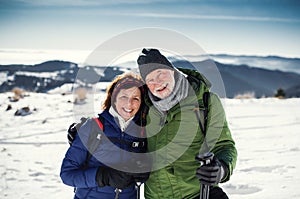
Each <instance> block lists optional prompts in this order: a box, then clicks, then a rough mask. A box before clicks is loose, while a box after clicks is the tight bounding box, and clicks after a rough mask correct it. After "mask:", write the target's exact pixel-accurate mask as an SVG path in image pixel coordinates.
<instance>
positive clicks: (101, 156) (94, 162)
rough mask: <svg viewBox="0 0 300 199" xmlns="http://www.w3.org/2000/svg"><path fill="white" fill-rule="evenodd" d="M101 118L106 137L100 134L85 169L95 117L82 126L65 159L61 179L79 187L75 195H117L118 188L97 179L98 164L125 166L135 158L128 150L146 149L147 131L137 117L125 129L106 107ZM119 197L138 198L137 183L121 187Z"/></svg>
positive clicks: (95, 196)
mask: <svg viewBox="0 0 300 199" xmlns="http://www.w3.org/2000/svg"><path fill="white" fill-rule="evenodd" d="M99 118H101V121H102V124H103V127H104V130H103V132H104V135H105V136H101V141H100V144H99V146H98V148H97V149H96V150H95V152H94V153H93V154H92V155H93V156H92V157H91V159H90V160H89V161H88V167H87V168H86V169H82V165H83V164H84V162H85V160H86V157H87V148H86V145H87V141H88V139H89V136H90V134H91V131H92V129H93V122H94V121H93V119H88V120H87V121H86V122H85V123H84V124H83V125H82V126H81V127H80V129H79V131H78V134H77V136H76V138H75V140H74V142H73V143H72V145H71V146H70V147H69V149H68V151H67V152H66V155H65V158H64V159H63V162H62V166H61V172H60V176H61V179H62V181H63V182H64V183H65V184H67V185H69V186H73V187H76V192H75V198H80V199H81V198H105V199H109V198H112V199H113V198H115V194H116V193H115V189H116V188H115V187H110V186H104V187H99V186H98V183H97V181H96V173H97V170H98V167H100V166H110V167H113V168H120V167H126V165H127V164H128V163H130V162H132V161H134V160H133V158H134V157H133V156H132V153H129V151H130V152H135V153H140V152H145V151H146V144H145V143H146V142H144V141H145V139H144V138H141V137H142V136H143V135H141V133H144V132H143V128H142V127H141V126H140V125H137V124H139V121H138V120H139V118H138V117H137V116H136V117H135V118H134V119H133V120H132V121H131V122H130V124H129V125H128V126H127V127H126V129H125V130H124V132H122V131H121V129H120V127H119V126H118V124H117V122H116V121H115V118H114V117H113V116H112V115H111V114H110V113H109V112H108V111H106V110H105V111H103V112H102V113H101V114H99ZM95 139H96V138H95ZM136 143H139V144H136ZM141 143H142V144H141ZM138 145H139V146H138ZM127 166H128V165H127ZM119 198H120V199H122V198H124V199H125V198H126V199H127V198H136V190H135V185H134V183H133V184H132V186H130V187H128V188H126V189H124V190H122V192H121V193H120V195H119Z"/></svg>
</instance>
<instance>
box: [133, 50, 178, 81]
mask: <svg viewBox="0 0 300 199" xmlns="http://www.w3.org/2000/svg"><path fill="white" fill-rule="evenodd" d="M142 53H143V55H140V56H139V57H138V59H137V63H138V65H139V70H140V74H141V76H142V78H143V79H144V80H145V79H146V76H147V75H148V74H149V73H151V72H152V71H154V70H156V69H159V68H163V69H169V70H174V66H173V65H172V64H171V62H169V60H168V59H167V58H166V57H165V56H163V55H162V54H161V53H160V52H159V50H157V49H145V48H144V49H143V50H142Z"/></svg>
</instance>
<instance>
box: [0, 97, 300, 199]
mask: <svg viewBox="0 0 300 199" xmlns="http://www.w3.org/2000/svg"><path fill="white" fill-rule="evenodd" d="M102 95H103V94H102ZM10 96H13V93H2V94H0V102H1V105H0V158H1V161H0V175H1V177H0V198H20V199H21V198H30V199H38V198H55V199H56V198H72V197H73V188H72V187H68V186H66V185H64V184H63V183H62V182H61V180H60V177H59V172H60V166H61V161H62V159H63V157H64V155H65V152H66V150H67V148H68V143H67V139H66V130H67V128H68V126H69V124H71V123H72V122H74V120H75V117H74V105H73V103H71V102H72V101H74V100H73V95H72V94H69V95H60V94H36V93H29V96H28V97H25V98H24V99H21V100H20V101H18V102H9V99H8V97H10ZM95 97H96V99H97V100H96V101H97V102H96V103H98V102H99V101H100V100H99V99H100V98H101V95H99V96H95ZM8 104H11V105H12V109H11V110H9V111H6V108H7V106H8ZM224 104H225V109H226V113H227V117H228V121H229V124H230V126H231V129H232V134H233V137H234V139H235V141H236V146H237V149H238V153H239V156H238V162H237V167H236V169H235V171H234V174H233V176H232V178H231V180H230V181H229V182H227V183H225V184H223V185H222V187H223V188H224V190H225V191H226V192H227V193H228V195H229V196H230V198H231V199H243V198H247V199H257V198H273V199H276V198H278V199H282V198H300V189H299V185H298V183H299V182H300V160H299V157H300V136H299V129H300V99H283V100H279V99H274V98H266V99H247V100H237V99H226V100H224ZM96 105H97V104H96ZM24 106H29V107H30V109H31V110H33V109H34V108H35V109H36V110H35V111H32V113H31V114H29V115H26V116H14V113H15V111H16V110H17V109H18V108H22V107H24ZM99 107H100V102H99Z"/></svg>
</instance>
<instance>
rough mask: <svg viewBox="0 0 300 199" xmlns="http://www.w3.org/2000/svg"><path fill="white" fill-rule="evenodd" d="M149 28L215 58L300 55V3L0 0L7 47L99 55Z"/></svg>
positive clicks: (0, 40)
mask: <svg viewBox="0 0 300 199" xmlns="http://www.w3.org/2000/svg"><path fill="white" fill-rule="evenodd" d="M144 27H157V28H166V29H170V30H174V31H177V32H179V33H181V34H183V35H185V36H187V37H189V38H190V39H192V40H194V41H195V42H197V43H198V44H199V45H200V46H201V47H202V48H203V49H204V51H206V52H207V53H210V54H216V53H225V54H236V55H278V56H286V57H300V48H299V46H300V36H299V35H300V1H297V0H224V1H220V0H165V1H160V0H154V1H150V0H112V1H108V0H103V1H97V0H66V1H60V0H52V1H51V0H45V1H43V0H0V30H1V31H0V48H1V49H66V50H68V49H72V50H93V49H95V48H96V47H97V46H98V45H100V44H101V43H102V42H104V41H106V40H108V39H110V38H112V37H114V36H116V35H118V34H120V33H122V32H126V31H130V30H133V29H137V28H144ZM145 39H151V38H145Z"/></svg>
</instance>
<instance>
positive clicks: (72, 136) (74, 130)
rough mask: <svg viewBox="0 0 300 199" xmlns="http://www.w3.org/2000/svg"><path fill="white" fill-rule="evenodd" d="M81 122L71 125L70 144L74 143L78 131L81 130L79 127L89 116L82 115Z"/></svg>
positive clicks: (69, 130) (69, 131)
mask: <svg viewBox="0 0 300 199" xmlns="http://www.w3.org/2000/svg"><path fill="white" fill-rule="evenodd" d="M80 120H81V121H80V123H73V124H71V125H70V126H69V129H68V142H69V144H70V146H71V145H72V143H73V141H74V139H75V137H76V135H77V131H78V130H79V128H80V127H81V126H82V124H83V123H84V122H85V121H86V120H87V118H85V117H82V118H81V119H80Z"/></svg>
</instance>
